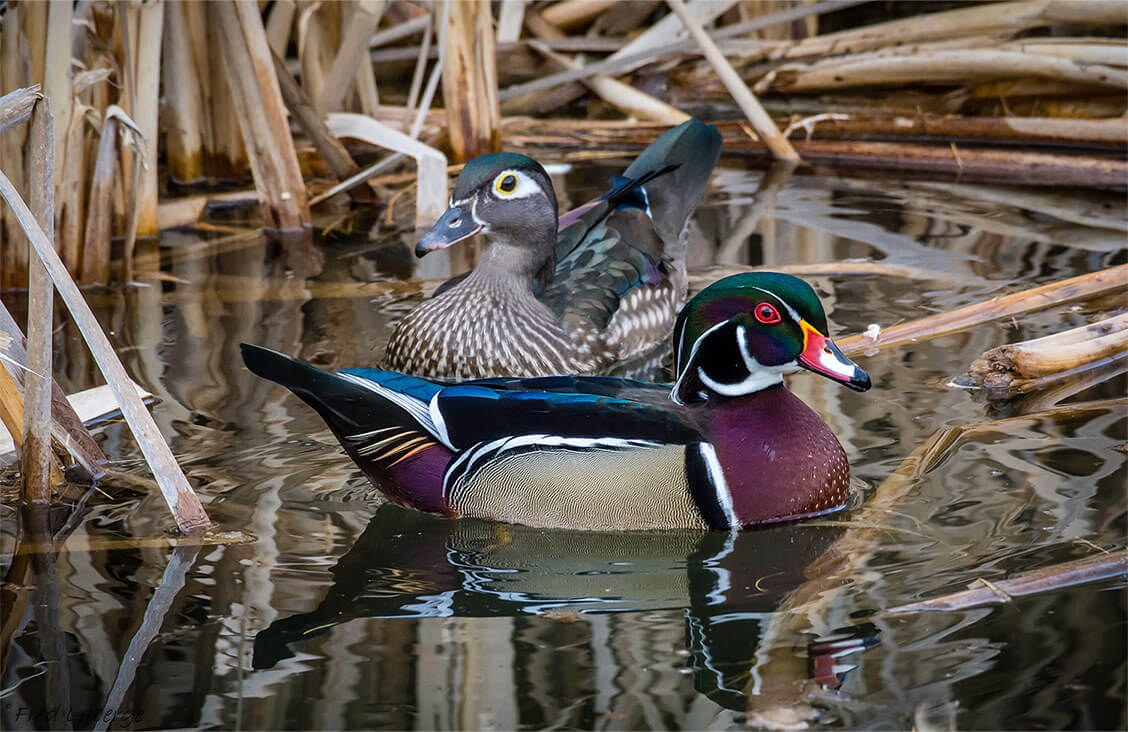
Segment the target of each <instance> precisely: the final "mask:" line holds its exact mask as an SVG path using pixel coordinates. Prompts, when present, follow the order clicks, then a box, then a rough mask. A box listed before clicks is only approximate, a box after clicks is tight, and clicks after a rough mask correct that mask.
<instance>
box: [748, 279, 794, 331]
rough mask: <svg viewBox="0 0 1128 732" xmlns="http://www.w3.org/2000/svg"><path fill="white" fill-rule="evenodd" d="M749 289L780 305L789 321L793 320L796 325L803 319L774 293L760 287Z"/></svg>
mask: <svg viewBox="0 0 1128 732" xmlns="http://www.w3.org/2000/svg"><path fill="white" fill-rule="evenodd" d="M750 289H752V290H759V291H760V292H762V293H764V294H765V295H768V296H769V297H771V298H772V299H773V300H775V301H776V302H778V303H779V304H780V305H782V306H783V308H784V310H786V311H787V314H788V315H790V316H791V319H792V320H794V321H795V322H796V324H798V323H799V321H800V320H802V319H803V318H802V316H800V315H799V313H797V312H795V308H793V307H791V305H789V304H788V303H787V302H786V301H785V300H784V299H783V298H781V297H779V296H778V295H776V294H775V293H773V292H769V291H767V290H765V289H764V288H762V287H752V288H750Z"/></svg>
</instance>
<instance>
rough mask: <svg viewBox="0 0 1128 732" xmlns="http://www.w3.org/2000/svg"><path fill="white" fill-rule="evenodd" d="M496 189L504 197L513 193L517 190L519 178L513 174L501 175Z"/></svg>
mask: <svg viewBox="0 0 1128 732" xmlns="http://www.w3.org/2000/svg"><path fill="white" fill-rule="evenodd" d="M495 187H496V188H497V192H498V193H500V194H502V195H505V194H507V193H513V191H515V190H517V176H515V175H513V174H512V173H506V174H504V175H499V176H498V177H497V183H496V184H495Z"/></svg>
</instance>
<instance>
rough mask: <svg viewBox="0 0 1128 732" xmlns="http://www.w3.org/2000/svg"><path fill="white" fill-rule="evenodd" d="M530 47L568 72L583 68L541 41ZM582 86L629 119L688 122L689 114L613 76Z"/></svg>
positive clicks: (598, 77)
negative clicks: (568, 70)
mask: <svg viewBox="0 0 1128 732" xmlns="http://www.w3.org/2000/svg"><path fill="white" fill-rule="evenodd" d="M529 45H530V46H532V47H533V48H534V49H535V50H536V51H537V52H539V53H541V54H542V55H544V56H546V57H548V58H550V59H552V60H553V61H555V62H556V63H558V64H559V65H561V66H563V67H564V68H566V69H580V68H583V67H582V66H581V65H580V63H579V62H578V61H575V60H573V59H571V58H569V57H567V56H565V55H563V54H559V53H556V52H555V51H552V50H550V49H549V48H548V47H547V46H544V45H543V44H541V43H539V42H536V41H532V42H530V44H529ZM583 84H584V85H585V86H587V87H588V88H589V89H591V90H592V91H593V92H595V93H596V94H597V95H598V96H599V97H600V98H602V99H603V100H604V101H606V102H607V103H608V104H611V105H613V106H614V107H615V108H617V109H619V110H620V111H622V112H623V113H624V114H625V115H627V116H628V117H637V118H639V119H644V120H647V121H650V122H659V123H662V124H666V125H678V124H681V123H682V122H685V121H686V120H688V119H689V115H688V114H686V113H685V112H683V111H681V110H680V109H677V108H676V107H672V106H670V105H669V104H666V103H665V102H663V101H662V100H660V99H657V98H656V97H653V96H651V95H649V94H647V93H646V92H644V91H642V90H640V89H636V88H634V87H633V86H631V85H630V84H627V83H625V82H622V81H619V80H618V79H613V78H611V77H610V76H604V75H602V74H596V75H595V76H592V77H589V78H586V79H584V80H583Z"/></svg>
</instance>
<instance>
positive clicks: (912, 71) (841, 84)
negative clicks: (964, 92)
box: [673, 0, 1128, 93]
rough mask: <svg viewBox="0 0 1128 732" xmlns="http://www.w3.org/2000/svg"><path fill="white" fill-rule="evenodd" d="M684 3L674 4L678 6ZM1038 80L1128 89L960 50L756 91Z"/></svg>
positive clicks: (794, 75) (1123, 83)
mask: <svg viewBox="0 0 1128 732" xmlns="http://www.w3.org/2000/svg"><path fill="white" fill-rule="evenodd" d="M677 1H678V0H673V2H677ZM1024 76H1036V77H1043V78H1046V79H1053V80H1056V81H1064V82H1068V83H1071V84H1089V85H1093V86H1106V87H1113V88H1117V89H1123V88H1125V87H1128V71H1125V70H1123V69H1118V68H1113V67H1111V66H1103V65H1099V64H1081V63H1078V62H1076V61H1074V60H1072V59H1068V58H1058V57H1056V56H1046V55H1040V54H1034V53H1022V52H1018V51H999V50H987V49H966V50H965V49H959V50H950V51H935V52H930V53H917V54H914V55H911V56H870V55H867V54H863V55H859V56H846V57H836V58H834V59H829V60H827V61H822V62H819V63H817V64H814V65H812V66H807V67H801V66H782V67H780V68H778V69H776V70H775V71H774V72H773V74H769V75H768V76H767V77H765V78H764V80H763V82H765V83H762V84H757V85H756V91H758V92H761V93H762V92H763V91H764V90H766V89H768V88H769V87H770V88H774V89H776V90H777V91H781V92H806V91H824V90H835V89H845V88H850V87H861V86H891V85H900V84H922V83H930V82H931V83H949V84H951V83H957V82H959V83H962V82H964V81H967V80H976V79H999V78H1013V77H1024Z"/></svg>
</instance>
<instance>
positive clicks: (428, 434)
mask: <svg viewBox="0 0 1128 732" xmlns="http://www.w3.org/2000/svg"><path fill="white" fill-rule="evenodd" d="M242 349H243V360H244V361H245V362H246V364H247V367H248V368H250V370H251V371H253V372H254V373H256V374H258V375H259V376H262V377H263V378H266V379H270V380H272V381H275V382H277V383H279V384H282V385H283V386H286V387H287V388H289V389H290V390H291V391H293V392H294V393H295V394H297V395H298V396H299V397H301V398H302V399H303V400H305V401H306V402H307V403H308V404H309V405H310V406H312V407H313V408H314V409H316V410H317V411H318V412H319V413H320V414H321V416H322V417H323V418H324V419H325V421H326V422H327V423H328V424H329V427H330V428H331V429H332V430H333V433H334V434H335V435H336V436H337V439H339V440H340V441H341V444H342V445H343V446H344V448H345V451H346V452H347V453H348V455H349V457H351V458H352V459H353V460H354V461H355V462H356V463H357V465H359V466H360V468H361V470H363V471H364V473H365V474H366V475H367V476H368V478H369V479H370V480H371V481H372V483H373V484H374V485H376V487H378V488H379V489H380V490H381V491H383V492H384V493H385V494H386V495H387V496H388V497H389V498H391V499H392V500H394V501H396V502H398V503H401V504H403V505H405V506H411V507H414V508H417V509H420V510H423V511H431V512H435V513H441V514H444V515H447V516H451V517H455V516H475V517H479V518H487V519H494V520H497V521H509V522H513V523H519V524H528V525H531V526H539V527H546V528H547V527H552V528H568V529H599V530H618V529H668V528H685V527H690V528H692V527H696V528H709V529H732V528H743V527H749V526H754V525H757V524H765V523H774V522H779V521H787V520H794V519H800V518H806V517H809V516H817V515H820V514H824V513H827V512H830V511H834V510H837V509H839V508H841V507H842V506H843V505H844V504H845V502H846V500H847V498H848V493H849V483H850V468H849V464H848V463H847V461H846V454H845V452H844V451H843V449H842V446H841V445H840V444H839V443H838V440H837V439H836V438H835V436H834V433H832V432H831V431H830V428H829V427H827V425H826V424H825V423H824V422H823V421H822V419H820V418H819V416H818V415H817V414H816V413H815V412H814V411H813V410H811V409H810V408H809V407H808V406H807V405H805V404H804V403H803V402H802V401H800V400H799V399H798V398H797V397H795V396H794V395H793V394H791V392H789V391H788V390H787V388H786V387H785V386H784V385H783V379H782V376H783V374H784V373H787V372H789V371H794V370H797V369H798V368H805V369H809V370H811V371H814V372H816V373H819V374H822V375H823V376H826V377H827V378H830V379H833V380H834V381H838V382H840V383H843V384H846V385H847V386H849V387H850V388H852V389H856V390H858V391H864V390H866V389H868V388H869V386H870V380H869V376H867V375H866V373H865V372H864V371H862V370H861V369H860V368H858V366H857V365H856V364H854V363H853V362H852V361H850V360H849V359H847V358H846V357H845V356H844V355H843V354H842V352H841V351H840V350H839V349H838V347H837V346H835V345H834V343H833V342H832V341H831V340H830V338H829V337H828V328H827V322H826V315H825V314H824V313H823V309H822V305H821V304H820V303H819V300H818V297H817V296H816V295H815V292H814V290H812V289H811V287H810V286H809V285H808V284H807V283H805V282H803V281H802V280H800V279H798V278H795V277H792V276H790V275H784V274H776V273H768V272H755V273H748V274H740V275H735V276H733V277H727V278H725V279H723V280H721V281H719V282H717V283H715V284H713V285H711V286H709V287H707V288H706V289H705V290H703V291H702V292H700V293H699V294H698V295H697V296H696V297H694V298H693V300H691V301H690V302H689V304H688V305H687V306H686V307H685V309H684V310H683V311H682V313H681V314H680V315H679V316H678V321H677V323H676V325H675V327H674V353H675V358H676V367H677V381H676V382H675V383H674V385H673V387H672V388H671V387H669V386H666V385H662V384H652V383H646V382H641V381H632V380H628V379H619V378H612V377H582V376H581V377H571V376H556V377H542V378H530V379H520V378H508V379H483V380H479V381H465V382H460V383H447V384H444V383H436V382H434V381H429V380H426V379H421V378H416V377H412V376H405V375H403V374H399V373H396V372H391V371H380V370H377V369H346V370H343V371H336V372H333V373H327V372H324V371H321V370H319V369H317V368H314V367H313V366H311V365H309V364H307V363H304V362H301V361H298V360H295V359H293V358H290V357H288V356H283V355H282V354H279V353H275V352H274V351H270V350H267V349H265V348H260V347H258V346H251V345H246V344H244V345H243V346H242Z"/></svg>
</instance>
